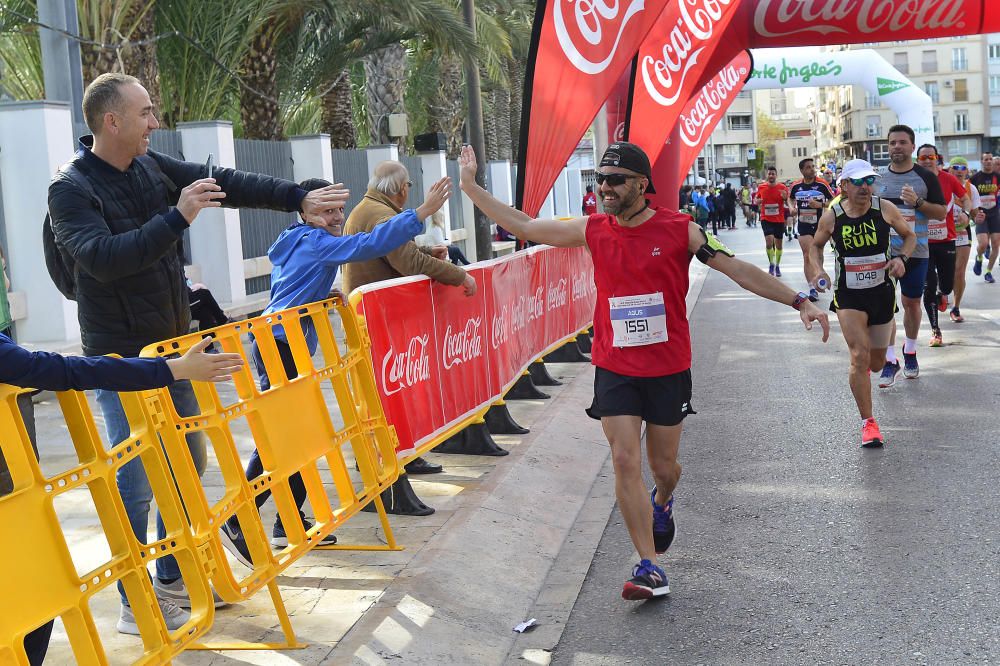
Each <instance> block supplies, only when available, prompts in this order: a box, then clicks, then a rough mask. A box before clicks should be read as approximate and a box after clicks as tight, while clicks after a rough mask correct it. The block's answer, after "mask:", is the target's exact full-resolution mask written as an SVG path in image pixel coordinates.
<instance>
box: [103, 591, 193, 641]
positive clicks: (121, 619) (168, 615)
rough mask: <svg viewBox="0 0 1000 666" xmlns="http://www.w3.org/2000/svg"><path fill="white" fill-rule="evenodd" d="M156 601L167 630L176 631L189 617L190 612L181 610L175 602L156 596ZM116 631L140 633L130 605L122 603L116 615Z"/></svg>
mask: <svg viewBox="0 0 1000 666" xmlns="http://www.w3.org/2000/svg"><path fill="white" fill-rule="evenodd" d="M157 602H158V603H159V605H160V612H161V613H162V614H163V621H164V622H165V623H166V625H167V629H168V630H170V631H176V630H178V629H180V628H181V627H183V626H184V624H185V623H186V622H187V621H188V620H190V619H191V613H189V612H187V611H186V610H182V609H181V608H180V607H179V606H178V605H177V604H175V603H173V602H171V601H167V600H166V599H159V598H157ZM118 633H121V634H132V635H133V636H139V635H140V634H139V625H138V624H136V622H135V613H133V612H132V608H131V606H126V605H125V604H122V612H121V615H119V616H118Z"/></svg>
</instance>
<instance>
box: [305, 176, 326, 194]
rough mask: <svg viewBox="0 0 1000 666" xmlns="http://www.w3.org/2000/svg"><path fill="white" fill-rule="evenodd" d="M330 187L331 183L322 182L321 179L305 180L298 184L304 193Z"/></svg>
mask: <svg viewBox="0 0 1000 666" xmlns="http://www.w3.org/2000/svg"><path fill="white" fill-rule="evenodd" d="M331 185H333V183H331V182H330V181H328V180H323V179H322V178H306V179H305V180H303V181H302V182H301V183H299V187H301V188H302V189H303V190H305V191H306V192H312V191H313V190H321V189H323V188H324V187H330V186H331Z"/></svg>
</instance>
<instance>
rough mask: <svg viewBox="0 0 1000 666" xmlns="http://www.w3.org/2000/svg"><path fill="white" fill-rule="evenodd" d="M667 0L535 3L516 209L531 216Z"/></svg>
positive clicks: (540, 0) (598, 0)
mask: <svg viewBox="0 0 1000 666" xmlns="http://www.w3.org/2000/svg"><path fill="white" fill-rule="evenodd" d="M666 4H667V0H538V2H537V5H536V10H535V27H534V30H533V32H532V37H531V51H530V53H529V55H528V68H527V72H526V73H525V81H524V98H523V100H522V118H521V137H520V141H521V144H520V152H519V155H518V157H519V161H518V170H517V207H518V208H520V209H521V210H523V211H525V212H526V213H528V214H529V215H536V214H537V213H538V210H539V209H540V208H541V207H542V204H543V203H544V201H545V197H546V195H547V194H548V192H549V190H550V189H551V187H552V184H553V183H554V182H555V180H556V178H557V177H558V175H559V172H560V170H562V168H563V167H564V166H565V165H566V160H568V159H569V156H570V155H571V154H572V153H573V149H574V148H576V146H577V143H578V142H579V141H580V137H582V136H583V133H584V132H585V131H586V129H587V127H588V126H589V125H590V123H591V121H592V120H593V119H594V116H595V115H596V114H597V111H598V109H599V108H600V107H601V104H603V103H604V101H605V100H606V99H607V98H608V93H609V92H610V91H611V89H612V87H613V86H614V85H615V82H616V81H618V79H619V77H620V76H621V75H622V72H623V71H624V70H625V68H626V66H627V65H628V63H629V61H630V60H631V59H632V57H633V56H634V55H635V53H636V51H637V50H638V48H639V44H640V43H641V42H642V40H643V39H644V38H645V36H646V33H647V32H649V29H650V28H651V27H652V26H653V24H654V23H656V19H657V16H658V15H659V14H660V12H661V11H662V9H663V7H664V6H665V5H666Z"/></svg>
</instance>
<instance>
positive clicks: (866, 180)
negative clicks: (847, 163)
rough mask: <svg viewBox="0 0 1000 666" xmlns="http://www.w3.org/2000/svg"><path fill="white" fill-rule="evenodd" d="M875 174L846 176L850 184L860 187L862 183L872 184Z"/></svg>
mask: <svg viewBox="0 0 1000 666" xmlns="http://www.w3.org/2000/svg"><path fill="white" fill-rule="evenodd" d="M875 178H876V176H865V177H864V178H848V179H847V180H849V181H851V184H852V185H854V186H855V187H861V186H862V185H874V184H875Z"/></svg>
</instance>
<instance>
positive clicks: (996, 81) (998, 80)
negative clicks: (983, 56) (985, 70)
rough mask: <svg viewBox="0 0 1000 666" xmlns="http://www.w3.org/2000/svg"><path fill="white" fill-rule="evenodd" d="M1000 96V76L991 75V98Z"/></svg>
mask: <svg viewBox="0 0 1000 666" xmlns="http://www.w3.org/2000/svg"><path fill="white" fill-rule="evenodd" d="M995 95H1000V76H997V75H996V74H991V75H990V96H995Z"/></svg>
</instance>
